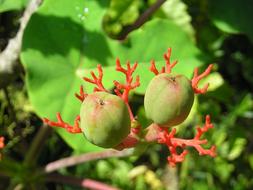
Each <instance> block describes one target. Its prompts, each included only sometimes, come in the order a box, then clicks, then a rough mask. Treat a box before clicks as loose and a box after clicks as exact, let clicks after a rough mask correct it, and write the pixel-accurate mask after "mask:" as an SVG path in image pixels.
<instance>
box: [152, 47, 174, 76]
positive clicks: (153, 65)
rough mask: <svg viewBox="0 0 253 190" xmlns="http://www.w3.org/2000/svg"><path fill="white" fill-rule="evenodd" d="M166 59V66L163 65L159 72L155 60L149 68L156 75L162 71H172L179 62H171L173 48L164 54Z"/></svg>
mask: <svg viewBox="0 0 253 190" xmlns="http://www.w3.org/2000/svg"><path fill="white" fill-rule="evenodd" d="M163 57H164V59H165V64H166V65H165V67H162V69H161V71H160V72H159V71H158V70H157V68H156V65H155V61H154V60H151V66H150V68H149V70H150V71H151V72H153V73H154V74H155V75H158V74H161V73H168V74H169V73H171V70H172V68H173V67H174V66H175V65H176V64H177V61H173V63H170V57H171V48H168V51H167V53H165V54H164V55H163Z"/></svg>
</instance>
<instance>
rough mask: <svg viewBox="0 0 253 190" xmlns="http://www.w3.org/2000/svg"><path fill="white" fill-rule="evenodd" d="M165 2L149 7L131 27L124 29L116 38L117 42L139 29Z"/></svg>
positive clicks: (163, 0)
mask: <svg viewBox="0 0 253 190" xmlns="http://www.w3.org/2000/svg"><path fill="white" fill-rule="evenodd" d="M165 1H166V0H157V1H156V2H155V3H154V4H153V5H152V6H150V7H149V8H148V9H147V10H146V11H145V12H144V13H143V14H142V15H141V16H140V17H139V18H138V19H137V20H136V21H135V23H133V24H132V25H130V26H128V27H126V28H125V29H124V30H123V31H122V33H121V34H120V36H119V37H118V39H119V40H123V39H125V38H126V36H127V35H128V34H129V33H130V32H132V31H133V30H135V29H137V28H139V27H141V26H142V25H143V24H144V23H145V22H146V21H147V20H148V18H149V17H150V16H151V15H152V14H153V13H154V12H155V11H156V10H157V9H159V7H160V6H161V5H162V4H163V3H164V2H165Z"/></svg>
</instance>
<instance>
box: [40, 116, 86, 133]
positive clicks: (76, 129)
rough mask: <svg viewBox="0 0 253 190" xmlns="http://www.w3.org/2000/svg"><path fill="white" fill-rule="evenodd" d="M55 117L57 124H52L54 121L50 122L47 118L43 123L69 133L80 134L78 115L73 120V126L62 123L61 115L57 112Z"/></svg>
mask: <svg viewBox="0 0 253 190" xmlns="http://www.w3.org/2000/svg"><path fill="white" fill-rule="evenodd" d="M56 117H57V120H58V121H57V122H54V121H50V120H49V119H47V118H44V119H43V121H44V123H46V124H48V125H49V126H51V127H61V128H64V129H66V130H67V131H68V132H69V133H81V132H82V131H81V128H80V127H79V122H80V115H78V116H77V117H76V118H75V121H74V125H73V126H71V125H69V124H68V123H66V122H64V121H63V120H62V118H61V114H60V113H59V112H58V113H57V114H56Z"/></svg>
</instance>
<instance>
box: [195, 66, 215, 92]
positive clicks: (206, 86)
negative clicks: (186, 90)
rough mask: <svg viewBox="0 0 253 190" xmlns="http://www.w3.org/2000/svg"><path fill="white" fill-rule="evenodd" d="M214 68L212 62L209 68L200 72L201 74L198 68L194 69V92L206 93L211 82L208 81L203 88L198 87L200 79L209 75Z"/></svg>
mask: <svg viewBox="0 0 253 190" xmlns="http://www.w3.org/2000/svg"><path fill="white" fill-rule="evenodd" d="M212 68H213V64H210V65H209V66H208V67H207V69H206V70H205V71H204V72H203V73H202V74H200V75H199V74H198V68H195V69H194V75H193V78H192V88H193V90H194V92H195V93H196V94H204V93H206V91H207V88H208V86H209V83H207V84H206V85H205V86H204V87H203V88H202V89H199V88H198V83H199V81H200V80H201V79H202V78H204V77H206V76H207V75H209V73H210V72H211V70H212Z"/></svg>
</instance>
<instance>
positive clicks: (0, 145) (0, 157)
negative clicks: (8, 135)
mask: <svg viewBox="0 0 253 190" xmlns="http://www.w3.org/2000/svg"><path fill="white" fill-rule="evenodd" d="M4 146H5V144H4V137H0V149H3V148H4ZM1 159H2V155H1V154H0V160H1Z"/></svg>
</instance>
